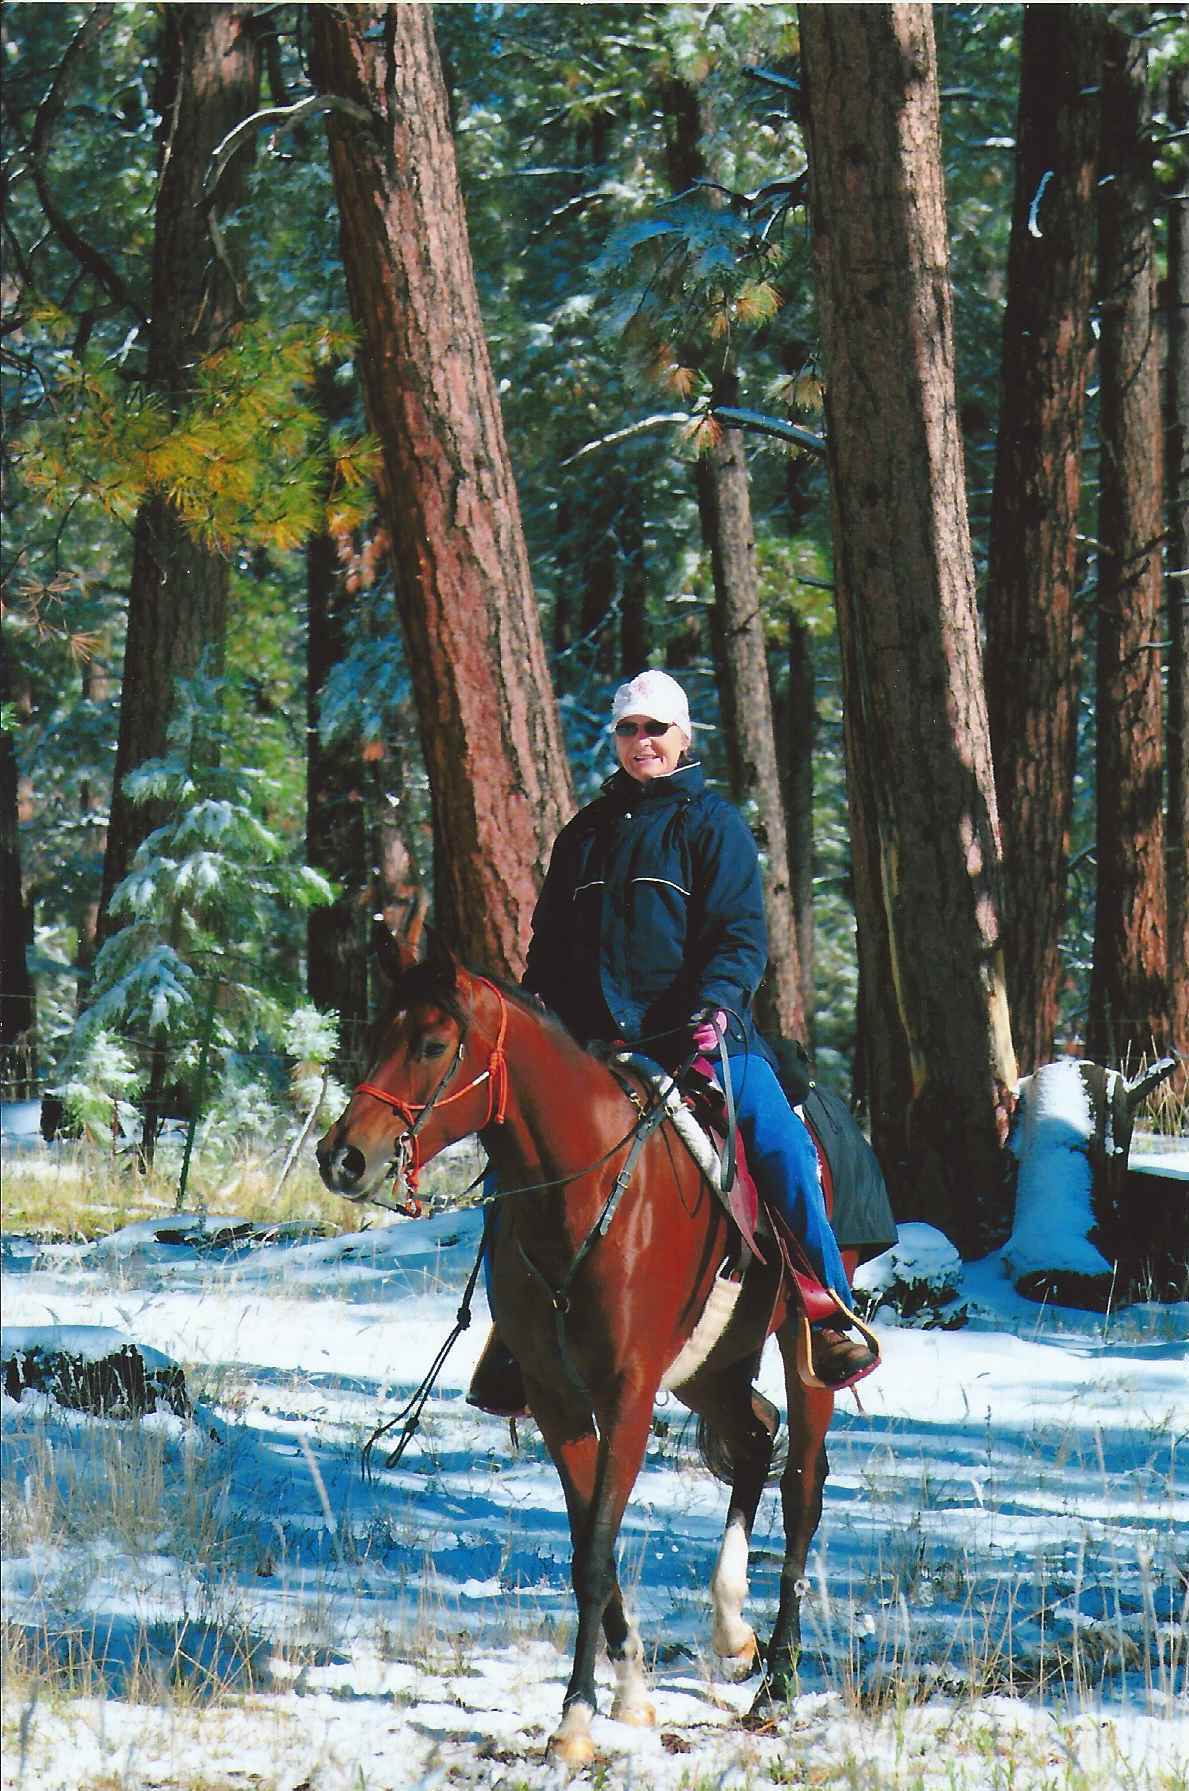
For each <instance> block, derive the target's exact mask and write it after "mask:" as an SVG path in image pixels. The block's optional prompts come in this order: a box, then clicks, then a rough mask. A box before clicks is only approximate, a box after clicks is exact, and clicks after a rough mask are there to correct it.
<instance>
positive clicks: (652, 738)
mask: <svg viewBox="0 0 1189 1791" xmlns="http://www.w3.org/2000/svg"><path fill="white" fill-rule="evenodd" d="M659 726H660V723H659V722H655V721H653V719H652V717H651V716H649V715H625V716H624V717H623V719H622V720H621V721H617V722H616V724H615V735H614V739H615V754H616V757H617V758H618V760H619V762H620V764H621V765H622V766H623V768H624V770H625V771H626V772H627V774H628V776H629V777H634V778H635V780H636V782H637V783H638V784H647V783H651V782H652V779H653V778H654V777H668V776H669V775H670V774H671V773H672V772H674V771H676V769H677V761H678V760H679V759H680V757H681V755H682V753H683V752H684V751H685V749H686V747H687V746H688V745H689V739H688V737H687V736H686V735H685V734H683V733H682V731H681V729H680V728H679V727H677V726H676V725H675V724H670V726H668V727H666V728H665V730H664V732H663V733H661V734H650V733H649V732H648V729H649V728H650V727H653V728H655V727H659ZM627 729H630V730H631V731H630V732H626V731H623V732H621V730H627Z"/></svg>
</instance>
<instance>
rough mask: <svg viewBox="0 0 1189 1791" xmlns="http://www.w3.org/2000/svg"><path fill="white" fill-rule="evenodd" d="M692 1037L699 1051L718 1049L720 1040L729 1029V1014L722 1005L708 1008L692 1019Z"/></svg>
mask: <svg viewBox="0 0 1189 1791" xmlns="http://www.w3.org/2000/svg"><path fill="white" fill-rule="evenodd" d="M690 1026H691V1031H690V1035H689V1036H690V1039H691V1041H692V1043H693V1044H695V1045H696V1046H697V1047H698V1050H699V1051H717V1049H718V1041H719V1040H720V1039H721V1037H722V1035H723V1033H724V1032H725V1031H726V1029H727V1016H726V1015H725V1014H724V1012H723V1010H722V1009H721V1007H717V1008H706V1009H705V1010H704V1011H703V1012H702V1013H700V1014H694V1015H693V1016H692V1018H691V1021H690Z"/></svg>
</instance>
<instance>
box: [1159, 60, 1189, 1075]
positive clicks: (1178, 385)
mask: <svg viewBox="0 0 1189 1791" xmlns="http://www.w3.org/2000/svg"><path fill="white" fill-rule="evenodd" d="M1169 101H1170V103H1169V114H1170V121H1171V123H1172V125H1173V128H1174V129H1176V130H1182V131H1183V130H1184V129H1185V127H1186V125H1189V70H1186V69H1184V68H1181V69H1177V70H1175V71H1174V73H1173V75H1172V76H1171V79H1170V93H1169ZM1181 165H1182V169H1184V166H1185V164H1184V162H1182V164H1181ZM1167 293H1168V363H1167V377H1166V404H1165V409H1166V413H1167V414H1166V425H1167V428H1166V435H1165V442H1166V445H1167V452H1166V466H1167V469H1168V477H1167V484H1168V570H1167V573H1166V575H1165V589H1166V592H1167V603H1168V641H1169V646H1168V718H1167V731H1168V842H1167V843H1168V986H1169V989H1170V991H1171V993H1172V1014H1171V1016H1170V1018H1171V1025H1172V1043H1173V1044H1174V1045H1176V1046H1177V1048H1178V1049H1179V1050H1180V1051H1182V1052H1186V1053H1189V176H1186V177H1183V178H1182V181H1181V185H1180V188H1179V190H1178V191H1177V192H1175V193H1172V194H1170V195H1169V202H1168V287H1167ZM1183 1075H1184V1072H1182V1076H1183Z"/></svg>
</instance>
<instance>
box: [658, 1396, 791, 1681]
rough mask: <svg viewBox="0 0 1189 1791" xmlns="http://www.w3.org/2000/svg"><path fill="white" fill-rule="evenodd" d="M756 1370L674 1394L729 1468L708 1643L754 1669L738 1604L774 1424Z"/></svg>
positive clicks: (752, 1645)
mask: <svg viewBox="0 0 1189 1791" xmlns="http://www.w3.org/2000/svg"><path fill="white" fill-rule="evenodd" d="M755 1368H756V1362H755V1361H754V1360H752V1361H749V1362H744V1363H736V1364H733V1365H732V1367H731V1368H729V1369H727V1370H725V1371H724V1372H722V1373H720V1374H717V1375H715V1376H714V1377H713V1378H712V1379H709V1380H707V1382H706V1383H705V1385H702V1384H700V1383H698V1382H696V1381H694V1382H691V1383H690V1386H689V1387H688V1388H684V1387H683V1388H682V1389H681V1392H680V1395H679V1397H680V1398H681V1399H682V1400H683V1401H684V1403H686V1404H688V1405H689V1406H690V1407H691V1409H693V1410H694V1411H696V1412H697V1413H698V1415H699V1417H701V1418H703V1419H704V1420H705V1421H706V1423H708V1424H709V1425H710V1426H711V1427H712V1428H713V1430H714V1433H715V1436H716V1438H717V1440H718V1442H719V1444H720V1445H721V1447H722V1449H723V1450H724V1452H725V1454H726V1456H727V1457H728V1459H729V1461H730V1464H731V1472H732V1479H731V1499H730V1504H729V1506H728V1508H727V1522H726V1528H725V1530H724V1531H723V1539H722V1543H721V1545H720V1547H719V1551H718V1559H717V1561H716V1562H715V1565H714V1572H713V1574H712V1575H711V1578H710V1599H711V1604H712V1606H713V1611H714V1627H713V1630H712V1632H711V1641H712V1644H713V1647H714V1651H715V1653H716V1654H717V1655H719V1656H720V1657H721V1658H722V1659H723V1660H728V1661H732V1662H734V1663H735V1664H736V1665H737V1666H738V1667H741V1668H750V1667H751V1666H752V1665H754V1663H755V1660H756V1656H757V1654H758V1652H759V1648H758V1644H757V1642H756V1635H755V1631H754V1629H752V1627H751V1625H750V1623H748V1622H747V1621H746V1620H745V1618H744V1616H743V1605H744V1602H745V1600H746V1598H747V1560H748V1554H749V1552H750V1549H751V1532H752V1527H753V1525H754V1523H755V1515H756V1511H757V1509H758V1507H759V1503H760V1495H761V1493H762V1492H763V1490H764V1486H765V1483H766V1481H767V1477H768V1467H769V1464H770V1462H771V1460H772V1443H773V1438H774V1437H775V1435H776V1427H777V1424H778V1422H779V1415H778V1413H777V1411H776V1407H775V1406H774V1405H772V1404H771V1402H770V1401H769V1400H767V1399H765V1398H764V1396H763V1394H762V1393H758V1392H756V1390H755V1389H754V1388H753V1387H752V1385H751V1377H752V1375H753V1373H754V1372H755Z"/></svg>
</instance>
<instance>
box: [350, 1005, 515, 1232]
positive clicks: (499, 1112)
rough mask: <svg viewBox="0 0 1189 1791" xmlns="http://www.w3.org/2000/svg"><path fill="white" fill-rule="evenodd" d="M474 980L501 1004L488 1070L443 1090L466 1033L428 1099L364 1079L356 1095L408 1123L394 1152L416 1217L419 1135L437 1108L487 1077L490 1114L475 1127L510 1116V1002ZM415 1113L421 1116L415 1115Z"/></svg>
mask: <svg viewBox="0 0 1189 1791" xmlns="http://www.w3.org/2000/svg"><path fill="white" fill-rule="evenodd" d="M474 980H475V981H476V982H477V983H482V984H483V986H484V988H486V989H490V990H491V992H492V994H493V995H494V996H495V998H496V1001H497V1002H498V1003H499V1025H498V1027H497V1029H496V1036H495V1042H494V1044H493V1045H492V1047H491V1052H490V1055H489V1056H488V1059H487V1068H486V1069H485V1070H480V1072H479V1074H478V1075H477V1076H475V1077H473V1078H472V1079H471V1081H470V1082H468V1083H467V1085H466V1087H465V1088H459V1089H456V1090H455V1092H454V1093H453V1094H451V1095H447V1094H443V1092H442V1091H443V1089H444V1088H445V1087H446V1086H447V1084H448V1083H449V1082H450V1080H451V1078H452V1077H453V1076H454V1075H455V1074H456V1072H457V1070H458V1066H459V1064H460V1063H461V1062H462V1053H463V1043H464V1037H465V1035H463V1036H461V1037H460V1038H459V1041H458V1049H457V1051H456V1052H455V1054H454V1061H453V1063H452V1064H451V1065H450V1068H449V1069H448V1070H447V1071H446V1074H445V1075H444V1076H443V1077H442V1080H441V1081H440V1082H439V1083H438V1086H437V1088H436V1089H435V1090H434V1092H433V1094H432V1095H430V1097H429V1099H428V1101H402V1100H401V1099H400V1097H399V1095H394V1094H389V1092H388V1090H387V1089H386V1088H380V1087H378V1086H377V1085H376V1083H374V1082H360V1083H358V1084H357V1085H356V1088H355V1092H356V1094H366V1095H371V1096H372V1097H373V1099H374V1100H377V1101H383V1102H384V1104H385V1105H386V1106H388V1107H391V1108H393V1109H394V1111H395V1112H397V1113H399V1115H400V1117H401V1118H402V1119H403V1120H404V1122H405V1128H406V1129H405V1130H404V1131H403V1132H401V1133H400V1134H399V1135H398V1137H397V1140H396V1145H395V1147H394V1154H395V1155H396V1156H397V1169H396V1173H397V1175H398V1177H399V1178H400V1179H401V1181H403V1183H404V1186H405V1189H406V1190H407V1192H408V1194H409V1195H410V1201H409V1205H408V1206H406V1207H402V1208H401V1209H400V1210H401V1211H402V1212H404V1213H405V1214H407V1216H408V1217H409V1218H412V1219H417V1218H420V1216H421V1211H422V1208H421V1203H420V1201H419V1200H418V1199H417V1198H416V1194H417V1183H418V1181H419V1179H420V1176H421V1147H420V1144H419V1142H418V1136H417V1135H418V1133H419V1132H420V1130H421V1128H422V1126H423V1125H424V1124H425V1122H426V1120H427V1119H428V1118H429V1116H430V1114H431V1113H432V1112H433V1111H434V1109H435V1108H437V1107H448V1106H449V1105H450V1103H451V1102H452V1101H461V1099H462V1097H463V1096H464V1095H468V1094H470V1092H471V1090H472V1089H474V1088H477V1087H478V1086H479V1084H480V1082H482V1081H484V1080H486V1081H487V1083H488V1089H487V1117H486V1118H485V1119H484V1121H483V1123H482V1125H478V1126H476V1127H475V1130H476V1131H477V1132H482V1131H483V1130H484V1129H485V1127H487V1126H490V1125H497V1126H502V1125H503V1124H504V1122H505V1120H506V1119H507V1114H508V1059H507V1057H506V1056H505V1054H504V1040H505V1038H506V1037H507V1033H508V1004H507V1002H506V1001H505V999H504V997H503V995H502V994H501V992H500V990H499V989H497V988H496V986H495V984H494V983H492V982H488V980H487V978H486V977H485V976H477V977H476V978H475V979H474ZM415 1115H416V1116H418V1117H414V1116H415Z"/></svg>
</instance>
